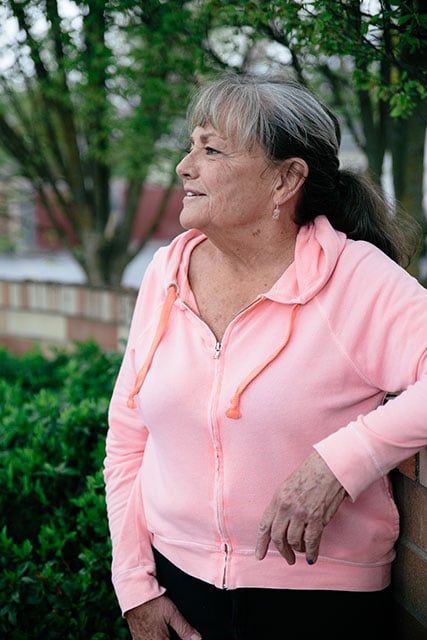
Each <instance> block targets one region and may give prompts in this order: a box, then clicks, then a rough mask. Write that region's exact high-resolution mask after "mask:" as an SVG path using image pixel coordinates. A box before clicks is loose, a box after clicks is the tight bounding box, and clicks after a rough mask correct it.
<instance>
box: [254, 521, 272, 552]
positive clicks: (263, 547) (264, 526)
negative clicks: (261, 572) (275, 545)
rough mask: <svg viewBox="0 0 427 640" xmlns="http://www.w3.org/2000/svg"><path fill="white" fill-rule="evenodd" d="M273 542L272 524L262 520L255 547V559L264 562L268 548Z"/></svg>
mask: <svg viewBox="0 0 427 640" xmlns="http://www.w3.org/2000/svg"><path fill="white" fill-rule="evenodd" d="M270 540H271V524H270V522H267V521H266V520H264V519H263V520H261V524H260V525H259V529H258V538H257V542H256V547H255V558H256V559H257V560H263V559H264V558H265V556H266V555H267V551H268V546H269V544H270Z"/></svg>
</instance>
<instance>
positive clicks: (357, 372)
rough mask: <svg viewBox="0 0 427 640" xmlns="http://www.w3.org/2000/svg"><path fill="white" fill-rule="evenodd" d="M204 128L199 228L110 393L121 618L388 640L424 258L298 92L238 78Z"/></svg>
mask: <svg viewBox="0 0 427 640" xmlns="http://www.w3.org/2000/svg"><path fill="white" fill-rule="evenodd" d="M189 121H190V129H191V138H190V141H191V147H190V150H189V152H188V153H187V155H186V156H185V157H184V158H183V160H182V161H181V162H180V164H179V165H178V167H177V172H178V174H179V176H180V177H181V179H182V181H183V186H184V190H185V197H184V201H183V209H182V213H181V218H180V220H181V224H182V226H183V227H184V229H186V231H185V232H183V233H182V234H180V235H179V236H178V237H177V238H175V239H174V240H173V241H172V243H171V244H170V245H169V246H168V247H164V248H162V249H160V250H159V251H158V252H157V254H156V255H155V257H154V258H153V261H152V263H151V265H150V266H149V268H148V269H147V271H146V273H145V276H144V279H143V282H142V286H141V289H140V292H139V296H138V299H137V303H136V307H135V312H134V317H133V321H132V326H131V330H130V335H129V341H128V345H127V349H126V352H125V355H124V358H123V363H122V367H121V370H120V373H119V376H118V379H117V381H116V385H115V390H114V393H113V397H112V399H111V407H110V416H109V432H108V437H107V456H106V460H105V480H106V491H107V506H108V516H109V523H110V529H111V536H112V545H113V582H114V586H115V589H116V593H117V597H118V600H119V603H120V606H121V609H122V612H123V615H124V616H125V617H126V619H127V621H128V624H129V627H130V630H131V633H132V637H133V638H134V640H163V639H166V638H181V639H182V640H190V639H193V640H194V639H196V638H203V640H232V639H239V640H249V639H257V640H264V639H266V640H269V639H270V638H297V639H298V640H301V639H303V638H310V639H311V638H313V637H314V635H315V634H316V636H319V635H321V634H322V633H324V634H325V635H327V637H328V638H342V637H349V636H348V633H349V629H350V631H351V633H352V634H354V637H361V638H362V637H363V638H364V640H367V639H368V638H369V639H378V638H380V637H381V638H382V637H389V638H390V637H391V636H392V625H390V627H388V628H387V624H388V623H389V621H390V606H391V605H390V602H391V600H390V590H389V584H390V573H391V565H392V561H393V558H394V543H395V541H396V538H397V536H398V513H397V510H396V507H395V504H394V502H393V498H392V494H391V490H390V483H389V480H388V477H387V474H388V472H389V471H390V470H391V469H393V468H394V467H395V466H396V465H397V464H398V463H399V462H400V461H402V460H404V459H405V458H407V457H408V456H410V455H412V454H413V453H415V452H417V451H419V450H420V449H421V448H422V447H423V446H424V445H425V444H426V443H427V422H426V419H425V416H426V408H427V377H426V373H427V357H426V356H427V349H426V347H427V341H426V326H427V294H426V291H425V290H424V289H423V288H422V287H421V286H420V285H419V283H418V282H417V281H416V280H415V279H414V278H412V277H411V276H409V275H408V274H407V272H406V271H405V270H404V269H403V268H402V267H401V266H399V263H403V262H404V260H405V259H407V258H408V256H409V255H410V252H411V250H412V244H413V242H412V241H411V240H408V239H406V238H405V236H404V235H403V234H402V233H401V231H400V227H399V218H398V217H396V216H392V215H391V214H389V212H388V209H387V207H386V206H385V205H384V204H383V201H382V200H381V198H380V197H379V196H378V195H377V193H376V192H375V190H374V189H373V188H372V187H371V186H370V185H369V184H368V183H367V182H366V181H364V180H362V178H360V177H358V176H357V175H355V174H352V173H351V172H349V171H342V170H340V168H339V161H338V150H339V144H340V133H339V126H338V123H337V120H336V118H335V116H334V115H333V114H331V113H330V112H329V111H328V110H327V109H326V108H325V107H324V106H323V105H322V104H320V103H319V101H318V100H317V99H316V98H315V97H314V96H313V95H311V93H309V92H308V91H307V90H306V89H305V88H303V87H301V86H299V85H298V84H295V83H293V82H287V81H281V80H277V79H272V78H266V77H261V78H255V77H249V76H238V77H236V76H234V75H226V76H224V77H220V78H219V79H216V80H214V81H213V82H211V83H210V84H208V85H206V86H205V87H203V88H202V89H201V90H200V91H199V92H198V93H197V95H196V96H195V97H194V99H193V101H192V104H191V108H190V113H189ZM387 392H392V393H393V394H398V397H396V398H394V399H393V400H391V401H389V402H387V403H385V402H384V399H385V396H386V393H387ZM296 611H298V613H301V612H304V613H305V615H303V616H302V617H301V616H299V618H298V630H297V631H295V632H291V631H290V629H291V628H293V627H294V626H295V621H293V618H294V615H295V612H296ZM352 637H353V636H352Z"/></svg>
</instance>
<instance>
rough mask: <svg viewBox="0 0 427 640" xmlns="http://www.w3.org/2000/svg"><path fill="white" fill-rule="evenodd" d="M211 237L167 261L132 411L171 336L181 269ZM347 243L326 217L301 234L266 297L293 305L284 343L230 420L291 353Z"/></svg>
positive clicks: (197, 237) (188, 237)
mask: <svg viewBox="0 0 427 640" xmlns="http://www.w3.org/2000/svg"><path fill="white" fill-rule="evenodd" d="M205 238H206V236H205V235H203V234H202V233H200V232H199V231H197V230H191V231H188V232H185V233H183V234H181V235H179V236H178V237H177V238H175V240H173V241H172V242H171V244H170V245H169V247H168V248H167V249H166V251H167V256H166V258H167V259H166V260H165V261H164V263H163V264H164V265H165V267H166V270H165V274H164V275H165V276H166V278H167V279H166V280H165V289H166V294H165V299H164V303H163V308H162V312H161V315H160V318H159V322H158V326H157V331H156V333H155V336H154V338H153V342H152V344H151V347H150V350H149V352H148V355H147V358H146V360H145V362H144V364H143V366H142V367H141V369H140V370H139V372H138V374H137V376H136V378H135V382H134V386H133V389H132V391H131V393H130V394H129V398H128V402H127V405H128V407H129V408H130V409H135V408H136V403H135V396H136V395H137V394H138V393H139V391H140V390H141V387H142V385H143V384H144V381H145V378H146V376H147V373H148V371H149V369H150V367H151V364H152V361H153V358H154V355H155V352H156V350H157V348H158V346H159V344H160V342H161V340H162V337H163V334H164V332H165V331H166V328H167V324H168V322H169V317H170V314H171V311H172V308H173V306H174V304H175V301H176V299H177V297H178V295H179V291H178V285H177V280H178V277H177V276H178V271H179V268H180V266H181V268H182V266H183V263H184V264H186V265H187V268H188V262H189V256H190V254H191V251H192V250H193V249H194V247H195V246H196V245H197V244H198V243H199V242H202V241H203V240H204V239H205ZM345 241H346V236H345V235H344V234H343V233H341V232H338V231H336V230H335V229H333V227H332V226H331V225H330V223H329V221H328V220H327V218H326V217H325V216H318V217H317V218H316V219H315V220H314V222H312V223H311V224H309V225H306V226H304V227H302V228H301V229H300V230H299V232H298V235H297V239H296V245H295V259H294V262H293V263H292V265H291V266H290V267H289V268H288V269H286V271H285V272H284V273H283V275H282V276H281V277H280V278H279V280H278V281H277V282H276V284H275V285H273V287H272V288H271V289H270V291H269V292H267V293H266V294H265V297H266V298H269V299H271V300H275V301H277V302H280V303H283V304H291V305H292V309H291V314H290V320H289V323H288V327H287V329H286V330H284V338H283V341H282V342H281V344H279V345H278V347H277V349H276V350H275V351H274V352H273V353H271V354H268V355H267V357H266V358H265V360H264V361H263V362H261V363H260V364H259V365H258V366H257V367H255V369H253V370H252V371H250V372H249V373H248V375H247V376H246V378H245V379H244V380H242V382H241V383H240V384H239V385H238V387H237V389H236V392H235V394H234V396H233V398H231V400H230V407H229V409H228V410H227V411H226V415H227V417H228V418H231V419H234V420H236V419H238V418H240V417H241V413H240V399H241V396H242V394H243V393H244V391H245V390H246V388H247V387H248V386H249V385H250V384H251V383H252V382H253V380H255V378H256V377H257V376H259V375H260V373H261V372H262V371H263V370H264V369H265V368H266V367H268V365H269V364H270V363H271V362H272V361H273V360H275V359H276V358H277V357H278V356H279V354H280V353H281V352H282V351H283V350H284V349H285V347H286V345H287V344H288V342H289V340H290V339H291V337H292V332H293V329H294V322H295V316H296V313H297V311H298V308H299V307H300V306H301V305H304V304H306V303H307V302H308V301H309V300H311V299H312V298H313V297H314V296H315V295H316V294H317V293H318V292H319V291H321V289H322V288H323V287H324V286H325V284H326V283H327V282H328V280H329V278H330V277H331V275H332V273H333V271H334V269H335V266H336V263H337V260H338V258H339V256H340V254H341V252H342V250H343V248H344V245H345ZM184 256H185V258H184Z"/></svg>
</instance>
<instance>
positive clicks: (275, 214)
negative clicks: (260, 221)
mask: <svg viewBox="0 0 427 640" xmlns="http://www.w3.org/2000/svg"><path fill="white" fill-rule="evenodd" d="M279 218H280V208H279V205H278V204H276V206H275V207H274V210H273V220H278V219H279Z"/></svg>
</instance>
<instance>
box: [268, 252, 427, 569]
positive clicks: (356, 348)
mask: <svg viewBox="0 0 427 640" xmlns="http://www.w3.org/2000/svg"><path fill="white" fill-rule="evenodd" d="M373 260H374V264H372V260H371V261H370V263H368V265H367V269H365V277H366V282H363V283H362V285H361V286H362V289H364V290H365V291H366V292H370V296H369V295H368V296H362V297H361V296H360V295H359V296H356V295H354V292H351V291H350V286H349V292H350V299H351V300H357V304H358V305H359V307H360V309H359V313H358V314H356V318H359V319H358V320H357V321H356V322H355V321H354V320H353V319H351V320H350V321H349V320H348V309H349V305H348V304H347V305H346V304H341V305H340V304H339V301H334V304H333V305H332V306H331V309H334V313H333V315H332V313H331V314H330V315H329V316H328V317H329V321H330V324H331V326H332V327H333V328H334V329H335V331H336V336H337V341H340V342H341V344H342V348H343V351H344V352H347V354H348V357H349V358H350V354H352V355H354V356H355V360H354V362H355V366H356V368H357V369H358V370H359V371H360V372H361V375H363V377H364V379H365V380H367V381H369V383H370V384H371V385H372V387H373V388H377V389H383V390H388V391H396V392H398V393H399V392H401V393H400V395H399V396H398V397H397V398H395V399H394V400H391V401H389V402H388V403H387V404H386V405H384V406H381V407H378V408H377V409H375V410H373V411H371V412H369V413H368V414H366V415H360V416H359V417H357V419H356V420H354V421H353V422H350V423H349V424H348V425H346V426H344V427H343V428H341V429H339V430H338V431H336V432H335V433H332V434H331V435H330V436H328V437H327V438H325V439H324V440H322V441H320V442H318V443H316V444H314V449H315V452H314V453H312V454H311V455H310V456H309V457H308V458H307V459H306V460H305V461H304V462H303V464H302V465H301V466H300V467H299V468H298V469H297V470H296V471H295V472H294V473H293V474H292V475H291V476H290V477H289V478H288V479H287V480H285V482H283V483H282V485H281V486H280V487H279V488H278V490H277V492H276V494H275V496H274V497H273V500H272V501H271V503H270V504H269V506H268V507H267V509H266V511H265V512H264V515H263V518H262V521H261V525H260V529H259V536H258V546H257V557H258V558H259V559H262V558H263V557H264V556H265V553H266V551H267V547H268V544H269V542H270V539H271V540H272V541H273V542H274V544H275V545H276V547H277V548H278V549H279V551H280V553H281V554H282V555H283V556H284V557H285V559H286V560H287V561H288V562H289V563H290V564H293V563H294V562H295V554H294V552H293V551H294V550H296V551H305V553H306V558H307V561H308V562H309V563H310V564H312V563H313V562H315V561H316V559H317V556H318V551H319V545H320V539H321V536H322V532H323V529H324V527H325V526H326V524H327V523H328V522H329V521H330V520H331V518H332V517H333V515H334V514H335V513H336V511H337V509H338V507H339V505H340V504H341V502H342V500H343V498H344V497H345V495H346V493H347V494H348V495H349V496H350V499H352V500H356V499H357V497H358V496H359V495H360V493H361V492H362V491H364V489H366V488H367V487H368V486H369V485H370V484H372V483H373V482H374V481H376V480H378V479H379V478H380V477H383V476H385V475H386V474H387V473H388V472H389V471H390V470H391V469H393V468H394V467H395V466H397V465H398V464H399V463H400V462H401V461H403V460H404V459H406V458H408V457H409V456H411V455H413V454H414V453H416V452H418V451H419V450H420V449H421V448H422V447H423V446H425V445H426V444H427V421H426V419H425V416H426V406H427V293H426V291H425V290H424V289H423V288H422V287H420V285H419V284H418V283H416V281H415V280H414V279H412V278H410V277H409V276H408V275H407V274H403V273H402V271H401V270H399V268H398V267H396V265H393V266H392V267H391V268H390V263H389V262H388V263H387V262H385V261H384V259H383V258H381V257H379V254H376V255H374V256H373ZM375 261H377V264H375ZM382 267H384V273H381V268H382ZM372 274H375V275H376V276H378V277H377V280H376V285H377V286H376V289H375V290H374V287H373V286H372V285H371V283H370V282H369V279H372ZM363 275H364V274H363V273H362V274H360V275H359V274H357V275H356V276H355V280H356V281H357V282H358V284H360V283H361V280H362V278H363ZM380 275H381V277H380ZM336 295H337V298H339V297H340V296H341V297H342V299H344V295H343V293H342V291H339V290H338V291H337V293H336ZM363 305H364V307H363ZM325 313H327V309H326V311H325ZM340 314H342V315H341V316H340ZM338 336H339V338H338ZM352 345H353V346H352ZM402 390H403V391H402Z"/></svg>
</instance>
